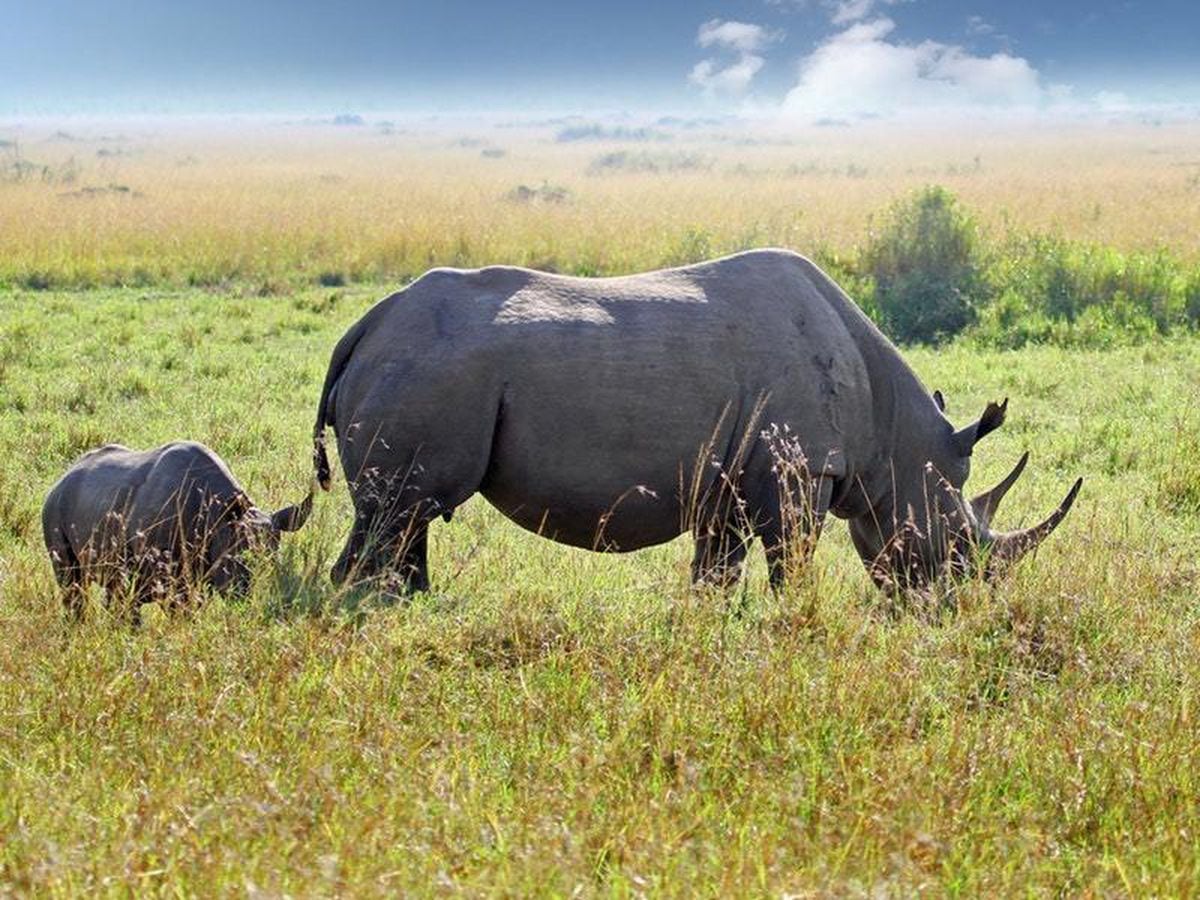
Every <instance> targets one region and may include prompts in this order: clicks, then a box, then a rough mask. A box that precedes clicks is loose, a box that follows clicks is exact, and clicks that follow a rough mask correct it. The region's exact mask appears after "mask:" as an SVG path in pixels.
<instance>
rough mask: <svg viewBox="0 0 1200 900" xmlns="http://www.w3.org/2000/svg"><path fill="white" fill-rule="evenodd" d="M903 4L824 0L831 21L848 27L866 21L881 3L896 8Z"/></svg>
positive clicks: (889, 0) (880, 0)
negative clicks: (852, 23) (853, 23)
mask: <svg viewBox="0 0 1200 900" xmlns="http://www.w3.org/2000/svg"><path fill="white" fill-rule="evenodd" d="M903 2H904V0H824V6H825V7H826V8H827V9H828V10H829V20H830V21H831V22H833V24H834V25H848V24H850V23H851V22H858V21H860V20H862V19H865V18H866V17H867V16H869V15H870V14H871V13H872V12H874V10H875V7H876V6H877V5H878V4H880V3H883V4H885V5H886V6H895V5H896V4H897V3H903Z"/></svg>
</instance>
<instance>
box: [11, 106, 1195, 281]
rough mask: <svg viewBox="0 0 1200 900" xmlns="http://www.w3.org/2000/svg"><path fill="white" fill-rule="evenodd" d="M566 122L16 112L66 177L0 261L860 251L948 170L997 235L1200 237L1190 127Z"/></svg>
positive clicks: (238, 263)
mask: <svg viewBox="0 0 1200 900" xmlns="http://www.w3.org/2000/svg"><path fill="white" fill-rule="evenodd" d="M558 131H559V127H558V126H542V127H536V128H535V127H524V128H512V127H497V126H495V125H488V124H486V123H462V124H459V125H454V124H437V123H429V122H415V123H403V125H402V127H401V128H400V129H399V130H396V129H392V130H384V129H381V128H379V127H376V126H372V125H371V124H367V125H364V126H360V127H347V126H332V125H328V124H316V123H284V122H275V123H242V124H240V125H236V126H235V125H229V124H222V125H212V124H210V125H205V126H199V125H195V124H190V125H189V124H186V123H178V122H175V123H173V122H170V121H158V122H153V121H151V122H141V123H123V124H122V123H108V124H103V125H101V124H97V123H91V124H78V123H75V124H73V123H65V124H62V123H60V124H58V125H55V124H51V123H35V124H29V123H26V124H24V125H12V124H10V125H8V126H4V127H0V138H3V139H4V140H5V141H8V142H15V143H16V147H15V148H14V147H12V146H9V147H7V148H0V156H4V154H7V156H4V158H5V159H8V160H9V161H11V160H12V159H13V158H15V154H18V153H19V154H20V158H21V159H22V160H25V161H27V162H29V161H32V162H35V163H37V164H38V166H42V167H45V168H44V169H38V170H37V171H38V172H43V173H46V174H45V177H42V175H35V176H33V177H27V178H25V179H24V180H21V181H15V180H13V179H11V178H10V179H8V180H5V181H2V182H0V245H2V246H4V248H5V253H4V255H3V258H2V259H0V280H2V281H7V282H10V283H17V284H24V285H29V286H45V285H67V286H70V285H75V286H87V285H94V284H151V283H161V282H166V283H174V284H186V283H194V284H212V283H220V282H223V281H228V280H246V281H255V282H258V283H260V284H261V286H263V287H265V288H266V289H268V290H269V289H270V288H271V287H272V285H273V284H274V283H276V282H279V281H301V282H303V281H311V280H316V279H319V278H320V277H321V276H322V275H325V276H326V280H329V281H334V282H336V281H338V280H341V279H370V280H376V279H382V280H393V281H395V280H400V279H403V278H405V277H406V276H411V275H413V274H416V273H419V272H421V271H424V270H425V269H426V268H428V267H430V266H432V265H436V264H450V265H463V266H473V265H482V264H488V263H496V262H505V263H515V264H525V265H532V266H538V267H542V268H553V269H557V270H560V271H568V272H575V273H580V274H603V273H616V272H628V271H633V270H639V269H649V268H653V267H656V266H660V265H664V264H670V263H672V262H685V261H690V260H693V259H697V258H701V257H704V256H710V255H715V254H717V253H720V252H725V251H731V250H736V249H741V248H744V247H749V246H757V245H765V244H775V245H782V246H788V247H792V248H795V249H799V250H802V251H805V252H809V253H812V252H814V251H815V250H818V249H823V250H826V251H828V252H832V253H843V254H845V253H852V252H853V251H854V250H855V248H856V247H858V246H859V245H861V244H862V243H863V242H864V240H865V239H866V237H867V235H868V234H869V232H870V230H871V228H872V222H873V217H877V216H878V215H879V214H880V213H881V212H882V211H883V210H884V209H885V208H886V207H887V205H888V204H889V203H890V202H891V201H892V200H894V199H895V198H896V197H898V196H900V195H903V194H905V193H907V192H909V191H910V190H912V189H913V188H916V187H919V186H921V185H925V184H928V183H931V182H937V183H940V184H943V185H945V186H947V187H948V188H949V189H950V190H952V191H953V192H954V193H955V194H956V195H957V196H959V197H960V198H961V200H962V201H963V203H964V204H966V205H967V206H969V207H971V208H972V209H974V210H976V211H977V212H978V213H979V215H980V217H981V220H982V224H983V225H984V227H985V229H987V230H989V231H990V232H992V233H993V234H996V235H1003V234H1005V233H1006V232H1007V231H1009V230H1012V229H1016V230H1030V229H1032V230H1036V231H1049V232H1054V233H1060V234H1062V235H1064V236H1066V237H1069V238H1073V239H1081V240H1088V241H1096V242H1100V243H1103V244H1106V245H1111V246H1114V247H1117V248H1121V249H1130V250H1132V249H1139V250H1146V249H1155V248H1160V247H1165V248H1168V249H1170V250H1171V251H1173V252H1175V253H1178V254H1180V255H1181V256H1183V257H1185V258H1187V259H1189V260H1192V259H1195V258H1196V256H1197V254H1198V253H1200V229H1197V228H1196V221H1197V204H1200V157H1198V156H1197V154H1196V153H1195V150H1194V148H1195V146H1196V142H1197V138H1198V137H1200V127H1197V126H1193V125H1164V126H1161V127H1151V126H1135V125H1120V126H1116V125H1114V126H1087V127H1085V126H1077V127H1071V128H1066V127H1064V128H1061V129H1058V130H1053V131H1036V130H1022V131H982V132H974V133H961V132H960V133H938V132H933V131H909V132H903V133H897V132H895V131H894V130H887V129H884V128H882V127H879V128H876V127H873V126H858V127H855V128H852V129H836V128H827V129H812V130H809V131H805V132H802V133H796V134H787V135H780V134H766V133H756V132H753V131H745V130H732V129H729V130H725V131H722V130H720V129H719V128H717V127H715V126H710V127H708V128H703V129H682V128H676V129H671V128H669V127H666V128H663V129H660V130H659V131H658V132H656V134H657V135H658V137H659V138H660V139H656V140H647V141H638V142H628V141H624V142H622V141H612V140H580V141H570V142H560V141H557V140H556V139H555V136H556V133H557V132H558ZM2 161H3V160H0V162H2ZM521 186H524V187H525V188H527V189H528V190H527V191H526V192H524V193H522V192H519V191H518V189H519V188H520V187H521ZM543 187H545V188H548V189H547V190H543V189H542V188H543ZM560 189H561V190H560Z"/></svg>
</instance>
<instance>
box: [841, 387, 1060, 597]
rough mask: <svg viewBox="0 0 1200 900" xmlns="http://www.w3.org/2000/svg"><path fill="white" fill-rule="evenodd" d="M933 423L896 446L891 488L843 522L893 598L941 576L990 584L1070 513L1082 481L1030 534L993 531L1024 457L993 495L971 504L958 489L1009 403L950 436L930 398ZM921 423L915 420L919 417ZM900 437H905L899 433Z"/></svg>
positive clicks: (940, 405) (993, 406)
mask: <svg viewBox="0 0 1200 900" xmlns="http://www.w3.org/2000/svg"><path fill="white" fill-rule="evenodd" d="M932 400H933V403H934V404H935V405H936V407H937V410H936V412H937V415H936V417H928V418H926V419H925V422H926V423H927V424H925V425H922V426H918V429H919V430H920V431H922V432H924V433H923V434H919V435H918V436H917V438H916V439H913V438H909V439H906V440H904V441H903V443H904V446H901V447H898V448H896V450H895V452H894V454H893V459H892V472H891V473H890V474H891V479H890V480H891V484H890V487H886V488H885V489H883V490H882V491H879V492H878V493H877V495H876V497H875V498H873V500H872V502H871V503H870V508H869V510H868V511H866V512H865V513H864V514H862V515H858V516H856V517H854V518H852V519H851V521H850V535H851V538H852V540H853V542H854V546H855V549H856V550H857V551H858V553H859V556H860V557H861V559H862V561H863V563H864V564H865V565H866V566H867V569H868V571H869V572H870V574H871V576H872V578H873V579H874V580H875V582H876V584H877V585H879V587H881V588H882V589H883V590H885V591H887V592H889V593H892V592H896V591H903V590H909V589H918V590H919V589H922V588H924V587H926V586H928V584H929V583H930V582H932V581H934V580H935V579H936V578H938V577H939V576H942V575H949V576H951V577H963V576H967V577H969V576H971V575H973V574H975V573H977V572H979V571H980V569H981V568H982V572H981V574H982V575H983V577H984V578H985V579H988V580H991V579H993V578H995V577H996V576H998V575H1000V574H1001V573H1002V572H1004V571H1006V570H1007V569H1008V568H1009V567H1011V566H1012V565H1013V564H1014V563H1016V562H1017V560H1019V559H1020V558H1021V557H1022V556H1024V555H1025V554H1027V553H1029V552H1030V551H1031V550H1034V549H1035V548H1036V547H1037V546H1038V545H1039V544H1040V543H1041V542H1042V541H1043V540H1045V539H1046V538H1047V537H1048V536H1049V535H1050V534H1051V532H1053V531H1054V529H1056V528H1057V527H1058V526H1059V524H1060V523H1061V522H1062V520H1063V519H1064V518H1065V517H1066V515H1067V513H1068V512H1070V510H1071V506H1072V504H1074V502H1075V497H1076V495H1077V494H1078V493H1079V488H1080V485H1081V484H1082V483H1083V479H1082V478H1080V479H1078V480H1076V482H1075V484H1074V485H1073V486H1072V487H1071V490H1070V491H1069V492H1068V493H1067V495H1066V497H1065V498H1064V499H1063V501H1062V502H1061V503H1060V504H1059V505H1058V508H1057V509H1055V510H1054V512H1052V513H1051V514H1050V515H1049V516H1048V517H1047V518H1046V519H1045V520H1044V521H1042V522H1041V523H1040V524H1038V525H1035V526H1033V527H1032V528H1024V529H1020V530H1017V531H995V530H993V529H992V517H993V516H994V515H995V513H996V510H997V509H998V508H999V506H1000V503H1001V501H1002V500H1003V499H1004V496H1005V495H1006V494H1007V493H1008V491H1009V489H1010V488H1012V486H1013V484H1014V483H1016V481H1017V479H1018V478H1019V477H1020V476H1021V473H1022V472H1023V471H1024V470H1025V465H1026V463H1028V461H1029V454H1028V453H1025V454H1023V455H1022V456H1021V458H1020V460H1018V462H1017V464H1016V466H1015V467H1014V468H1013V470H1012V471H1011V472H1010V473H1009V474H1008V475H1007V476H1006V477H1005V478H1004V479H1003V480H1002V481H1000V483H999V484H997V485H996V486H995V487H993V488H992V489H990V490H988V491H985V492H984V493H982V494H979V495H978V496H975V497H973V498H971V499H967V497H966V496H965V495H964V494H963V490H962V489H963V485H964V483H965V482H966V480H967V477H968V476H969V474H970V470H971V455H972V452H973V451H974V448H975V445H976V444H977V443H978V442H979V441H981V440H982V439H983V438H984V437H986V436H987V435H988V434H990V433H991V432H992V431H995V430H996V429H997V428H999V427H1000V426H1001V425H1002V424H1003V423H1004V417H1005V415H1006V413H1007V411H1008V400H1007V399H1005V400H1004V402H1003V403H999V404H997V403H989V404H988V405H987V408H986V409H985V410H984V412H983V415H982V416H980V418H979V419H978V420H977V421H975V422H972V423H971V424H970V425H968V426H966V427H965V428H961V429H958V430H955V429H954V427H953V426H952V425H951V424H950V423H949V421H948V420H947V419H946V418H945V416H944V411H945V401H944V400H943V399H942V396H941V394H940V393H939V392H936V391H935V392H934V394H933V397H932ZM918 418H920V417H918ZM903 430H907V429H903Z"/></svg>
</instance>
